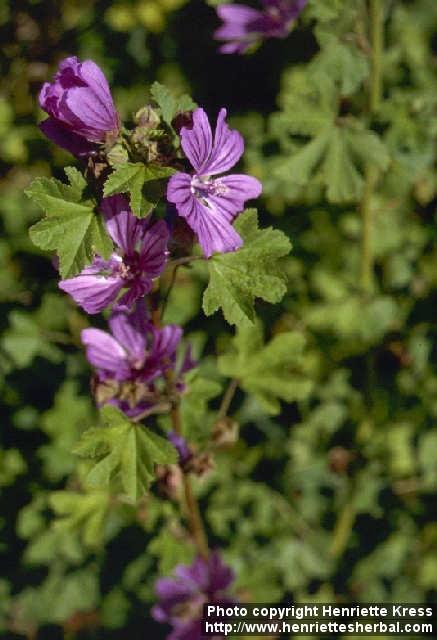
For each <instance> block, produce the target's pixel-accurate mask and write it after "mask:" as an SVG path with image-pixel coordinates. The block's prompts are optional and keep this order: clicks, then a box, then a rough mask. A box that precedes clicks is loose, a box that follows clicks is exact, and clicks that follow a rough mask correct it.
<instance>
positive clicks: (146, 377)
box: [81, 304, 193, 417]
mask: <svg viewBox="0 0 437 640" xmlns="http://www.w3.org/2000/svg"><path fill="white" fill-rule="evenodd" d="M109 327H110V330H111V333H107V332H106V331H102V330H101V329H94V328H90V329H84V330H83V331H82V334H81V339H82V343H83V344H84V345H85V346H86V355H87V358H88V361H89V362H90V363H91V364H92V365H93V366H94V367H95V369H96V378H97V385H101V389H103V388H105V389H106V391H107V392H108V395H107V397H106V398H105V400H104V401H103V402H100V404H104V403H105V401H106V402H111V404H115V405H116V406H118V407H119V408H120V409H121V410H122V411H124V412H125V413H126V414H127V415H129V416H130V417H135V416H137V415H139V414H140V413H143V412H144V411H145V410H147V409H149V408H150V407H151V406H152V405H153V404H154V403H155V402H156V401H157V398H158V394H157V393H156V389H155V387H154V384H153V382H154V381H155V380H156V379H157V378H159V377H160V376H163V375H164V372H165V371H166V370H168V369H173V370H175V369H176V351H177V348H178V346H179V343H180V340H181V338H182V329H181V328H180V327H178V326H176V325H172V324H171V325H167V326H165V327H163V328H162V329H157V328H156V327H154V326H153V325H152V324H151V323H150V322H149V320H148V318H147V314H146V310H145V306H144V304H137V305H136V306H135V308H134V310H133V311H132V312H130V313H129V312H128V311H126V310H123V309H116V310H115V311H114V312H113V313H112V315H111V317H110V320H109ZM192 366H193V364H192V361H191V360H190V359H187V358H185V359H184V360H183V362H182V365H181V366H180V367H179V368H178V369H177V370H176V371H175V377H176V379H179V378H180V377H181V375H182V374H183V373H185V372H186V371H188V369H189V368H191V367H192ZM98 402H99V400H98Z"/></svg>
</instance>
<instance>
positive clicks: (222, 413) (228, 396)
mask: <svg viewBox="0 0 437 640" xmlns="http://www.w3.org/2000/svg"><path fill="white" fill-rule="evenodd" d="M238 385H239V381H238V380H237V379H236V378H234V379H233V380H231V381H230V383H229V385H228V388H227V389H226V391H225V393H224V394H223V398H222V402H221V405H220V409H219V410H218V413H217V420H221V419H223V418H225V417H226V416H227V413H228V411H229V407H230V406H231V402H232V399H233V397H234V395H235V392H236V391H237V389H238Z"/></svg>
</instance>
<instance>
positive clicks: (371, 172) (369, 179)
mask: <svg viewBox="0 0 437 640" xmlns="http://www.w3.org/2000/svg"><path fill="white" fill-rule="evenodd" d="M377 179H378V172H377V169H376V168H375V167H372V166H370V165H368V166H367V167H366V172H365V183H364V193H363V198H362V200H361V206H360V211H361V225H362V231H361V289H362V291H363V292H364V293H365V294H370V293H372V284H373V267H374V257H373V237H372V236H373V233H372V231H373V211H372V197H373V189H374V187H375V184H376V181H377Z"/></svg>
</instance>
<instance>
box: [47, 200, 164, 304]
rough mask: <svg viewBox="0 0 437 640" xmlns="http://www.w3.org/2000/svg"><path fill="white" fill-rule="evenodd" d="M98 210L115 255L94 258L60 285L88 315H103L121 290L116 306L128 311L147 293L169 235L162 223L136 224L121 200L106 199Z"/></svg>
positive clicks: (142, 222) (127, 206) (125, 204)
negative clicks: (104, 222) (87, 265)
mask: <svg viewBox="0 0 437 640" xmlns="http://www.w3.org/2000/svg"><path fill="white" fill-rule="evenodd" d="M101 210H102V213H103V215H104V216H105V219H106V227H107V229H108V232H109V235H110V236H111V238H112V239H113V241H114V242H115V244H116V245H117V251H116V253H113V254H112V256H111V257H110V258H109V260H103V259H102V258H100V257H99V256H97V257H96V258H95V259H94V261H93V263H92V264H91V265H90V266H89V267H86V268H85V269H84V270H83V271H82V272H81V273H80V274H79V275H78V276H75V277H74V278H69V279H68V280H61V282H60V283H59V287H60V288H61V289H62V290H63V291H66V292H67V293H69V294H70V295H71V297H72V298H73V299H74V300H75V301H76V302H77V304H78V305H80V306H81V307H82V308H83V309H85V311H86V312H87V313H99V311H102V310H103V309H104V308H105V307H107V306H108V305H109V304H111V303H112V302H115V300H116V299H117V296H118V294H119V293H120V291H121V290H122V289H124V288H127V289H128V291H127V292H126V293H125V294H124V295H123V296H122V297H121V298H120V300H119V303H118V304H119V305H121V306H127V307H131V306H132V304H133V303H134V302H135V301H136V300H138V298H140V297H142V296H144V295H145V294H146V293H149V291H150V290H151V288H152V280H153V279H154V278H156V277H157V276H159V274H160V273H161V271H162V269H163V268H164V264H165V261H166V259H167V242H168V237H169V233H168V229H167V225H166V223H165V222H164V221H163V220H159V221H158V222H155V223H154V224H151V223H150V221H149V219H144V220H139V219H138V218H136V217H135V216H134V215H133V214H132V213H131V211H130V209H129V205H128V203H127V201H126V200H125V198H123V196H111V197H110V198H105V199H104V200H103V201H102V205H101Z"/></svg>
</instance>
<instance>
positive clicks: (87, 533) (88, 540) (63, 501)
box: [49, 491, 111, 547]
mask: <svg viewBox="0 0 437 640" xmlns="http://www.w3.org/2000/svg"><path fill="white" fill-rule="evenodd" d="M110 501H111V496H110V494H109V493H108V492H107V491H89V492H87V493H76V492H73V491H55V492H53V493H52V494H51V495H50V498H49V504H50V506H51V507H52V509H53V511H54V512H55V513H56V515H57V516H58V519H57V520H56V521H55V523H54V529H55V530H58V531H60V532H66V531H70V532H71V531H75V530H80V532H81V537H82V539H83V542H84V544H85V545H86V546H88V547H97V546H98V545H99V544H100V543H101V541H102V534H103V531H104V524H105V519H106V515H107V513H108V510H109V508H110Z"/></svg>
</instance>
